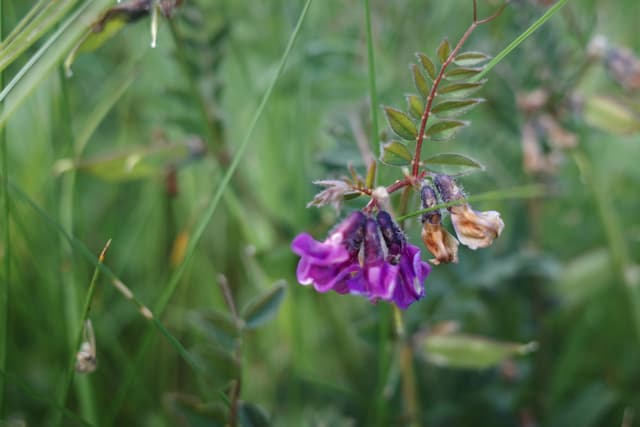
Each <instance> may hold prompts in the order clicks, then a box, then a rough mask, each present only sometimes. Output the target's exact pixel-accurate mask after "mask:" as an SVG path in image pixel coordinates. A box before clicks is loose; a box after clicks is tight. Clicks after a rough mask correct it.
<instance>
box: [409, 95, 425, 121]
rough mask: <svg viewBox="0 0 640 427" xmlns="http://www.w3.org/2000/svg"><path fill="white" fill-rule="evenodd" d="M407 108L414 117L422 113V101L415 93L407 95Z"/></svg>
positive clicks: (417, 117) (418, 116)
mask: <svg viewBox="0 0 640 427" xmlns="http://www.w3.org/2000/svg"><path fill="white" fill-rule="evenodd" d="M406 98H407V110H408V111H409V114H411V115H412V116H413V118H415V119H419V118H421V117H422V114H423V113H424V102H422V99H421V98H420V97H419V96H417V95H407V96H406Z"/></svg>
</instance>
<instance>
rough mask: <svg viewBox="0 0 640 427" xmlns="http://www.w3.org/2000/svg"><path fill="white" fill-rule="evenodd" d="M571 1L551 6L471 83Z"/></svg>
mask: <svg viewBox="0 0 640 427" xmlns="http://www.w3.org/2000/svg"><path fill="white" fill-rule="evenodd" d="M568 1H569V0H559V1H558V2H557V3H556V4H554V5H553V6H551V7H550V8H549V9H548V10H547V11H546V12H545V13H544V14H543V15H542V16H541V17H540V18H538V19H537V20H536V21H535V22H534V23H533V24H531V26H530V27H529V28H527V30H526V31H525V32H523V33H522V34H520V35H519V36H518V37H516V38H515V39H514V40H513V41H512V42H511V43H509V45H508V46H507V47H505V48H504V49H502V51H501V52H500V53H498V54H497V55H496V56H495V57H494V58H493V59H492V60H491V61H489V62H488V63H487V65H485V67H484V69H483V70H482V71H481V72H480V73H479V74H476V75H475V76H473V77H472V78H471V79H469V81H472V82H477V81H479V80H480V79H482V78H483V77H484V76H486V75H487V73H488V72H489V71H491V69H492V68H493V67H495V66H496V65H498V64H499V63H500V61H502V60H503V59H504V58H505V57H506V56H507V55H509V54H510V53H511V52H512V51H513V50H514V49H515V48H517V47H518V46H520V44H521V43H522V42H523V41H525V40H526V39H528V38H529V36H530V35H531V34H533V33H534V32H535V31H536V30H537V29H538V28H540V27H541V26H542V25H543V24H544V23H545V22H547V21H548V20H549V19H551V17H552V16H553V15H555V13H556V12H557V11H559V10H560V8H562V6H564V5H565V4H566V3H567V2H568Z"/></svg>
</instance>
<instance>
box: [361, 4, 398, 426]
mask: <svg viewBox="0 0 640 427" xmlns="http://www.w3.org/2000/svg"><path fill="white" fill-rule="evenodd" d="M364 16H365V26H366V32H367V63H368V73H369V100H370V111H371V141H370V142H369V143H370V144H371V145H374V149H376V147H375V143H376V142H377V141H378V132H379V129H378V90H377V88H376V62H375V49H374V47H373V30H372V28H371V6H370V3H369V0H364ZM363 160H364V161H365V162H367V159H363ZM365 164H366V163H365ZM370 181H371V182H368V183H367V184H368V185H369V184H370V186H374V185H375V173H374V176H373V177H371V179H370ZM390 313H391V312H390V310H389V308H388V307H387V306H386V305H382V306H380V308H379V311H378V316H379V318H378V368H377V369H378V372H377V376H378V378H377V384H376V401H375V411H374V414H375V422H376V425H378V426H382V425H384V424H385V420H386V419H387V412H388V410H387V409H388V408H387V401H386V399H385V397H384V387H385V382H386V378H387V372H388V370H389V364H390V362H391V356H390V347H389V339H388V337H389V330H390V328H389V324H390V321H391V315H390Z"/></svg>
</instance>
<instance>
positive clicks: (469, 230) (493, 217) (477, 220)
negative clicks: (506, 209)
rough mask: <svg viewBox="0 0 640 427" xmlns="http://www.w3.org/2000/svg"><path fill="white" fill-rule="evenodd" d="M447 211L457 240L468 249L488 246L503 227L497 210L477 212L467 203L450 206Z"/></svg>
mask: <svg viewBox="0 0 640 427" xmlns="http://www.w3.org/2000/svg"><path fill="white" fill-rule="evenodd" d="M449 211H450V212H451V222H452V223H453V228H454V229H455V230H456V234H457V235H458V240H460V243H462V244H463V245H465V246H467V247H469V248H470V249H478V248H486V247H487V246H490V245H491V243H493V239H495V238H497V237H498V236H499V235H500V233H502V229H503V228H504V222H503V221H502V219H501V218H500V213H499V212H497V211H486V212H478V211H474V210H473V209H471V206H469V205H468V204H464V205H457V206H452V207H450V208H449Z"/></svg>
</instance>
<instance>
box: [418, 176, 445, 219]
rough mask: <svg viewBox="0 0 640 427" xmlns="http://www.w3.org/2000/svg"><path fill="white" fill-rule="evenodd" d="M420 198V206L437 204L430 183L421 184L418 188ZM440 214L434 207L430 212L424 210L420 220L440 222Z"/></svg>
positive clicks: (436, 198)
mask: <svg viewBox="0 0 640 427" xmlns="http://www.w3.org/2000/svg"><path fill="white" fill-rule="evenodd" d="M420 199H421V200H422V208H423V209H429V208H433V207H434V206H436V205H437V204H438V196H437V195H436V191H435V190H434V189H433V187H431V186H430V185H426V184H425V185H423V186H422V189H421V190H420ZM440 220H441V215H440V210H439V209H436V210H433V211H430V212H426V213H424V214H423V215H422V222H423V223H425V222H428V223H430V224H440Z"/></svg>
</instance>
